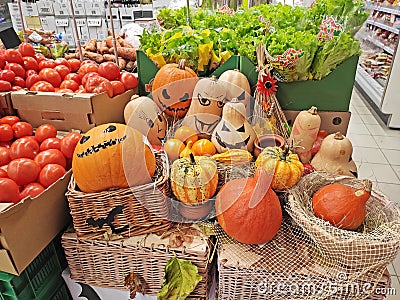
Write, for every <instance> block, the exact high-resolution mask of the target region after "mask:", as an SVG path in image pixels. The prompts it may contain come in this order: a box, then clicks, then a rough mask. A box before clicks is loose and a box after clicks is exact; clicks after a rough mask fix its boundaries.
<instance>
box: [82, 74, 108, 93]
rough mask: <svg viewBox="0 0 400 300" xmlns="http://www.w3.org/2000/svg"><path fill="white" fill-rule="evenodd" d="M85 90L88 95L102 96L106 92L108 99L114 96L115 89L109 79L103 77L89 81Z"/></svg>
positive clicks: (96, 77) (92, 78)
mask: <svg viewBox="0 0 400 300" xmlns="http://www.w3.org/2000/svg"><path fill="white" fill-rule="evenodd" d="M85 90H86V91H87V92H88V93H96V94H101V93H104V92H106V93H107V95H108V97H110V98H112V96H113V87H112V85H111V83H110V81H109V80H108V79H105V78H103V77H101V76H95V77H91V78H89V79H88V81H87V82H86V85H85Z"/></svg>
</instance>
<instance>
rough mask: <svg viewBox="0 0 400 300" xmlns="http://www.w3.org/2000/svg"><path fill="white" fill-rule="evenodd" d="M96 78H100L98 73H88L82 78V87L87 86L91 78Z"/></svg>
mask: <svg viewBox="0 0 400 300" xmlns="http://www.w3.org/2000/svg"><path fill="white" fill-rule="evenodd" d="M96 76H100V75H99V73H96V72H89V73H86V74H85V75H83V77H82V80H81V83H82V85H83V86H85V85H86V83H87V81H88V79H89V78H92V77H96Z"/></svg>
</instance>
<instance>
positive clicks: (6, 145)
mask: <svg viewBox="0 0 400 300" xmlns="http://www.w3.org/2000/svg"><path fill="white" fill-rule="evenodd" d="M11 144H12V141H9V142H0V147H4V148H7V149H10V148H11Z"/></svg>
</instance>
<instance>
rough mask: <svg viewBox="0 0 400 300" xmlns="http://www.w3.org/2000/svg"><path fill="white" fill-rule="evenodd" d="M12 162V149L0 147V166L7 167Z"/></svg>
mask: <svg viewBox="0 0 400 300" xmlns="http://www.w3.org/2000/svg"><path fill="white" fill-rule="evenodd" d="M10 161H11V157H10V149H7V148H6V147H0V166H4V165H7V164H8V163H9V162H10Z"/></svg>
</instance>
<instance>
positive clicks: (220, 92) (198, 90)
mask: <svg viewBox="0 0 400 300" xmlns="http://www.w3.org/2000/svg"><path fill="white" fill-rule="evenodd" d="M225 98H226V89H225V85H224V84H223V83H221V82H220V81H218V79H217V77H215V76H213V77H211V78H202V79H200V80H199V81H198V82H197V84H196V86H195V88H194V91H193V98H192V103H191V104H190V107H189V111H188V113H187V114H186V116H185V118H184V120H183V122H182V124H183V125H186V126H189V127H191V128H194V129H195V130H196V131H197V133H199V134H205V135H211V133H212V132H213V130H214V128H215V126H217V124H218V122H219V120H220V119H221V113H222V107H223V106H224V101H225Z"/></svg>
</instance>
